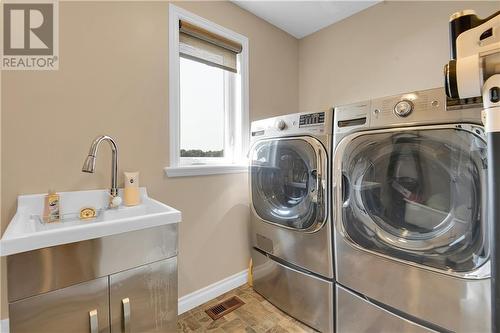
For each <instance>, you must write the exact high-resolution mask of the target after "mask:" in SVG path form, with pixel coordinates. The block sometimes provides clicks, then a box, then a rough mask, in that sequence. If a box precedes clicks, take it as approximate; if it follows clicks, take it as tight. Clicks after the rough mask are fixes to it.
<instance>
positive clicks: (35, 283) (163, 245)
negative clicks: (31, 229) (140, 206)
mask: <svg viewBox="0 0 500 333" xmlns="http://www.w3.org/2000/svg"><path fill="white" fill-rule="evenodd" d="M7 268H8V269H7V274H8V275H7V288H8V298H9V324H10V332H11V333H33V332H37V333H45V332H47V333H58V332H61V333H63V332H64V333H67V332H72V333H111V332H112V333H122V332H123V333H134V332H137V333H139V332H140V333H143V332H144V333H145V332H151V333H154V332H162V333H163V332H175V331H176V321H177V224H176V223H175V224H168V225H163V226H158V227H154V228H148V229H143V230H138V231H133V232H127V233H122V234H117V235H112V236H107V237H102V238H99V239H91V240H86V241H82V242H77V243H70V244H64V245H59V246H54V247H49V248H43V249H38V250H35V251H28V252H23V253H19V254H15V255H11V256H8V257H7Z"/></svg>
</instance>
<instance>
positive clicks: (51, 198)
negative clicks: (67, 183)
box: [43, 190, 60, 223]
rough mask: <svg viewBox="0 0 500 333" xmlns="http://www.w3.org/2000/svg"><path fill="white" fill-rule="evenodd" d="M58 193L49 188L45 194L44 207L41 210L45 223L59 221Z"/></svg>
mask: <svg viewBox="0 0 500 333" xmlns="http://www.w3.org/2000/svg"><path fill="white" fill-rule="evenodd" d="M59 208H60V207H59V194H57V193H55V192H54V191H53V190H50V191H49V193H48V194H47V195H46V196H45V208H44V211H43V221H44V222H45V223H53V222H59V221H60V211H59Z"/></svg>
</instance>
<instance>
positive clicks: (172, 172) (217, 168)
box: [163, 164, 248, 177]
mask: <svg viewBox="0 0 500 333" xmlns="http://www.w3.org/2000/svg"><path fill="white" fill-rule="evenodd" d="M163 170H164V171H165V174H166V175H167V176H168V177H188V176H205V175H221V174H227V173H246V172H248V166H247V165H243V164H226V165H185V166H178V167H166V168H164V169H163Z"/></svg>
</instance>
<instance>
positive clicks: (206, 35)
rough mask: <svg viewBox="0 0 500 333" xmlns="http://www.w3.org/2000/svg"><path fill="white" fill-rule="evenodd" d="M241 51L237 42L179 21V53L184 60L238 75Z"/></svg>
mask: <svg viewBox="0 0 500 333" xmlns="http://www.w3.org/2000/svg"><path fill="white" fill-rule="evenodd" d="M241 51H242V46H241V44H239V43H237V42H235V41H232V40H230V39H227V38H225V37H222V36H220V35H217V34H215V33H213V32H210V31H208V30H205V29H203V28H200V27H197V26H195V25H193V24H191V23H188V22H186V21H183V20H180V21H179V53H180V56H181V57H183V58H187V59H191V60H194V61H198V62H201V63H204V64H207V65H209V66H214V67H218V68H222V69H224V70H227V71H230V72H233V73H237V72H238V62H237V55H238V54H239V53H241Z"/></svg>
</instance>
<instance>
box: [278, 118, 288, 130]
mask: <svg viewBox="0 0 500 333" xmlns="http://www.w3.org/2000/svg"><path fill="white" fill-rule="evenodd" d="M276 128H277V129H278V130H280V131H282V130H284V129H285V128H286V123H285V121H284V120H280V121H278V122H277V123H276Z"/></svg>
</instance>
